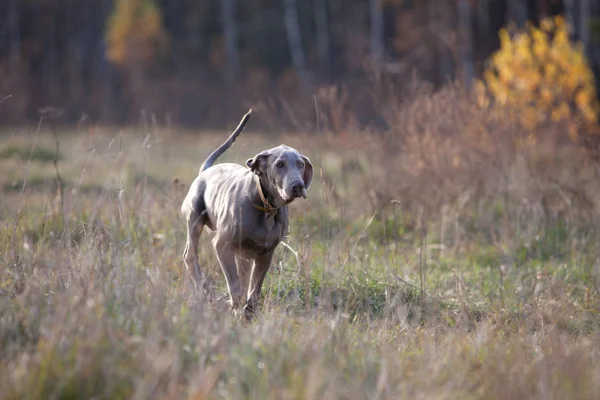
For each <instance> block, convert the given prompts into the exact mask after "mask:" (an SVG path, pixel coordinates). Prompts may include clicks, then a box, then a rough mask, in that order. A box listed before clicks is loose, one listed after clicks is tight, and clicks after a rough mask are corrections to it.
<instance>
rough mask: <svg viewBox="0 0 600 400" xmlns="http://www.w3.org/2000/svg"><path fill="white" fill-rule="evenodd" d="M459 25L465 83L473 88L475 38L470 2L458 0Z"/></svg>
mask: <svg viewBox="0 0 600 400" xmlns="http://www.w3.org/2000/svg"><path fill="white" fill-rule="evenodd" d="M458 24H459V31H460V35H461V37H462V40H461V44H460V55H461V64H462V74H463V83H464V84H465V86H466V87H470V86H471V82H472V81H473V75H474V67H473V38H472V33H471V4H469V0H458Z"/></svg>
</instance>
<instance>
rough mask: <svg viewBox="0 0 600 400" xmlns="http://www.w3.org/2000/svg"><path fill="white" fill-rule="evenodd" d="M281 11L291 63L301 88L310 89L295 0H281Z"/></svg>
mask: <svg viewBox="0 0 600 400" xmlns="http://www.w3.org/2000/svg"><path fill="white" fill-rule="evenodd" d="M283 12H284V23H285V30H286V33H287V39H288V44H289V47H290V54H291V57H292V63H293V64H294V68H295V69H296V73H297V74H298V78H299V80H300V86H301V89H302V90H303V91H310V78H309V76H308V70H307V69H306V59H305V57H304V50H303V48H302V37H301V35H300V26H299V25H298V9H297V8H296V0H283Z"/></svg>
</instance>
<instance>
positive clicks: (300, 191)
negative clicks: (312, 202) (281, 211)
mask: <svg viewBox="0 0 600 400" xmlns="http://www.w3.org/2000/svg"><path fill="white" fill-rule="evenodd" d="M292 191H293V192H294V195H296V197H300V196H303V197H304V182H296V183H294V184H293V185H292Z"/></svg>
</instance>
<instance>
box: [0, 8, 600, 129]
mask: <svg viewBox="0 0 600 400" xmlns="http://www.w3.org/2000/svg"><path fill="white" fill-rule="evenodd" d="M554 15H563V16H564V18H565V20H566V21H567V23H568V24H569V26H571V27H572V29H571V32H570V35H571V38H570V39H572V40H580V41H581V42H582V43H583V46H584V51H585V54H586V55H587V58H588V60H589V62H590V64H591V66H592V71H593V72H594V74H595V75H596V76H598V72H599V71H600V28H599V26H600V24H599V22H600V19H598V16H600V2H599V1H594V0H561V1H559V0H527V1H525V0H523V1H520V0H418V1H417V0H363V1H359V0H243V1H241V0H202V1H192V0H0V18H1V19H2V22H1V23H0V102H2V103H1V104H0V123H1V124H2V125H16V124H24V123H35V122H36V121H37V119H38V118H39V114H38V110H39V109H40V108H41V107H46V106H54V107H58V108H60V109H61V110H62V111H63V114H62V117H61V122H62V123H66V124H78V123H82V122H87V123H90V122H91V123H92V124H128V123H135V122H137V121H139V120H140V118H141V115H142V114H144V113H150V114H152V115H154V116H156V118H157V119H158V120H159V121H161V123H172V124H174V125H179V126H186V127H194V128H215V127H223V126H225V125H231V123H232V121H234V120H235V121H237V119H238V117H239V116H240V115H241V114H242V113H243V112H244V111H245V109H246V108H247V107H249V106H252V107H264V108H265V109H268V110H269V111H270V112H269V113H262V114H261V116H262V120H260V121H259V120H258V119H257V122H256V124H257V126H259V125H260V124H262V126H263V127H268V126H269V125H270V126H277V127H278V128H282V127H286V128H290V129H294V128H298V129H300V128H302V127H304V125H302V123H299V122H298V120H302V119H309V118H314V107H315V99H316V98H318V99H320V100H322V104H323V107H338V108H340V109H342V110H340V111H339V112H337V113H332V115H333V114H335V115H337V116H338V117H339V118H345V117H344V116H345V115H352V118H353V119H355V120H354V123H356V124H358V125H360V126H363V127H364V126H369V125H372V124H374V123H377V121H378V119H379V116H378V115H377V107H376V104H377V101H385V92H386V91H388V92H389V91H390V90H393V91H394V93H396V94H397V93H401V92H402V91H403V90H408V89H409V88H410V85H411V82H412V81H413V80H414V78H415V77H418V78H419V79H421V80H425V81H427V82H430V83H431V84H432V85H435V86H436V87H439V86H441V85H443V84H444V83H447V82H449V81H455V80H457V81H460V82H462V83H464V84H465V85H466V86H470V85H471V84H472V82H473V80H474V79H475V78H476V77H479V76H481V75H482V72H483V68H484V67H485V63H486V60H487V59H488V57H489V56H490V54H491V53H492V52H493V51H494V50H496V49H498V48H499V45H500V42H499V36H498V32H499V30H500V29H501V28H502V27H503V26H506V25H508V24H514V26H516V27H523V26H524V25H525V24H526V21H532V22H534V23H536V22H538V21H539V20H540V18H542V17H545V16H554ZM374 83H375V84H374ZM390 88H392V89H390ZM8 96H10V97H8ZM374 100H375V101H374ZM319 104H321V103H319ZM311 110H312V111H311ZM346 111H347V112H346ZM311 112H312V114H311ZM146 115H147V114H146ZM265 115H270V116H271V118H272V119H271V120H270V121H269V120H268V118H265V117H264V116H265ZM277 118H279V119H277ZM348 118H349V117H348ZM294 121H295V122H294ZM339 123H340V124H341V122H339ZM286 124H287V125H286Z"/></svg>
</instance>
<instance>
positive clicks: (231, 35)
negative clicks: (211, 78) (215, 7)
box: [221, 0, 240, 85]
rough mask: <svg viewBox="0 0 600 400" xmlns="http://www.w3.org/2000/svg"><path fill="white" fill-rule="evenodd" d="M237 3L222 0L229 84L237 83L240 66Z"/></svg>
mask: <svg viewBox="0 0 600 400" xmlns="http://www.w3.org/2000/svg"><path fill="white" fill-rule="evenodd" d="M235 3H236V0H221V23H222V24H223V37H224V40H225V57H226V59H227V65H226V67H225V79H226V81H227V84H228V85H233V84H235V81H236V78H237V75H238V72H239V66H240V59H239V55H238V43H237V30H236V25H235V6H236V4H235Z"/></svg>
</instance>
